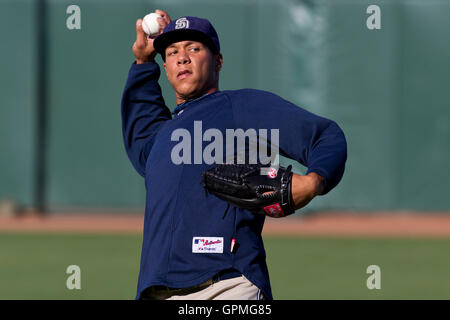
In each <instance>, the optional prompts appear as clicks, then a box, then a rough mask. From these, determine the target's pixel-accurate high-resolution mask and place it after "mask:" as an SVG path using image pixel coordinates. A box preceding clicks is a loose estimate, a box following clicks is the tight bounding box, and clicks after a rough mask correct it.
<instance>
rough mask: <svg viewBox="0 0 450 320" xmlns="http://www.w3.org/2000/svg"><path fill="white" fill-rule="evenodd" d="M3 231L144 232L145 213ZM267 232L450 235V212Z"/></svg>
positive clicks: (8, 223)
mask: <svg viewBox="0 0 450 320" xmlns="http://www.w3.org/2000/svg"><path fill="white" fill-rule="evenodd" d="M0 231H14V232H77V233H132V234H140V233H142V231H143V216H142V215H136V214H133V215H131V214H128V215H126V214H122V215H118V214H114V215H105V214H95V215H94V214H92V215H87V214H63V215H56V214H53V215H49V216H45V217H39V216H26V217H0ZM263 235H293V236H312V235H318V236H370V237H373V236H375V237H376V236H380V237H386V236H392V237H405V236H406V237H450V213H447V214H444V213H427V214H417V213H414V214H411V213H400V214H398V213H395V214H392V213H386V212H378V213H375V212H372V213H371V214H367V213H361V214H356V213H345V212H344V213H335V212H334V213H320V214H314V215H307V216H300V217H299V216H290V217H287V218H282V219H272V218H267V219H266V223H265V225H264V230H263Z"/></svg>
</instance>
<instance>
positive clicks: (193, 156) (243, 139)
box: [170, 121, 280, 168]
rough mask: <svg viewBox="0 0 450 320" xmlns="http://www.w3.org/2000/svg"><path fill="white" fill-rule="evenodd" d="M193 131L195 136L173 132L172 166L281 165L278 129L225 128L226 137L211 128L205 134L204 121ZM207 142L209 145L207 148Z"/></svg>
mask: <svg viewBox="0 0 450 320" xmlns="http://www.w3.org/2000/svg"><path fill="white" fill-rule="evenodd" d="M193 131H194V132H193V137H192V134H191V132H190V131H189V130H187V129H184V128H178V129H175V130H174V131H173V132H172V135H171V137H170V139H171V141H177V142H178V143H177V144H176V145H175V146H174V147H173V148H172V151H171V154H170V158H171V160H172V163H173V164H175V165H179V164H203V163H205V164H208V165H210V164H223V163H235V164H262V165H266V164H269V163H270V164H271V167H275V168H276V167H278V165H279V154H278V146H279V140H280V137H279V130H278V129H270V130H268V129H259V130H258V131H256V129H252V128H250V129H247V130H245V131H244V130H243V129H225V136H224V133H223V129H222V130H219V129H216V128H209V129H207V130H206V131H205V132H203V127H202V121H194V130H193ZM269 132H270V137H269V135H268V133H269ZM204 142H208V144H207V145H206V146H205V147H203V143H204ZM269 146H270V147H269ZM268 148H270V156H269V154H268ZM224 155H225V157H224Z"/></svg>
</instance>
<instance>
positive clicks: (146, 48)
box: [122, 10, 171, 176]
mask: <svg viewBox="0 0 450 320" xmlns="http://www.w3.org/2000/svg"><path fill="white" fill-rule="evenodd" d="M158 11H159V12H158ZM157 12H158V13H160V12H163V11H160V10H157ZM160 14H161V13H160ZM166 16H167V15H166ZM167 19H169V18H168V16H167ZM169 21H170V20H169ZM164 24H166V22H165V21H162V22H161V25H162V26H163V25H164ZM133 53H134V55H135V57H136V62H134V63H133V64H132V66H131V68H130V71H129V73H128V79H127V82H126V85H125V89H124V92H123V96H122V133H123V139H124V144H125V149H126V152H127V154H128V157H129V158H130V161H131V163H132V164H133V166H134V167H135V169H136V170H137V172H138V173H139V174H140V175H142V176H144V173H145V164H146V161H147V157H148V154H149V152H150V149H151V147H152V145H153V142H154V139H155V137H156V134H157V132H158V130H159V128H160V126H161V125H162V124H163V123H164V122H165V121H167V120H170V119H171V114H170V110H169V109H168V108H167V107H166V105H165V102H164V99H163V97H162V93H161V87H160V86H159V84H158V80H159V76H160V69H159V66H158V64H157V63H156V62H155V61H154V58H155V56H156V53H155V49H154V48H153V39H150V38H148V37H147V36H146V35H145V33H144V31H143V30H142V20H141V19H139V20H138V21H137V22H136V42H135V43H134V44H133Z"/></svg>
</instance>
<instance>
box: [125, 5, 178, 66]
mask: <svg viewBox="0 0 450 320" xmlns="http://www.w3.org/2000/svg"><path fill="white" fill-rule="evenodd" d="M155 13H157V14H159V15H160V16H161V17H162V18H161V19H160V18H158V23H159V26H160V28H159V33H158V35H159V34H161V33H162V32H163V30H164V28H165V27H166V26H167V25H168V24H169V23H170V17H169V15H168V14H167V12H165V11H164V10H155ZM154 38H155V37H152V38H150V37H149V36H147V35H146V34H145V32H144V29H142V19H138V20H137V21H136V41H135V42H134V44H133V54H134V56H135V57H136V63H137V64H141V63H146V62H149V61H153V60H155V57H156V51H155V48H154V47H153V41H154V40H155V39H154Z"/></svg>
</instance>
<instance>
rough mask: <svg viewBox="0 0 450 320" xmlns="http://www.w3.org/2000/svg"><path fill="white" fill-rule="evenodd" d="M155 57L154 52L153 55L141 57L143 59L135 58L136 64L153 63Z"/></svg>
mask: <svg viewBox="0 0 450 320" xmlns="http://www.w3.org/2000/svg"><path fill="white" fill-rule="evenodd" d="M155 57H156V52H155V53H154V54H151V55H149V56H147V57H143V58H136V64H143V63H148V62H154V61H155Z"/></svg>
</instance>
